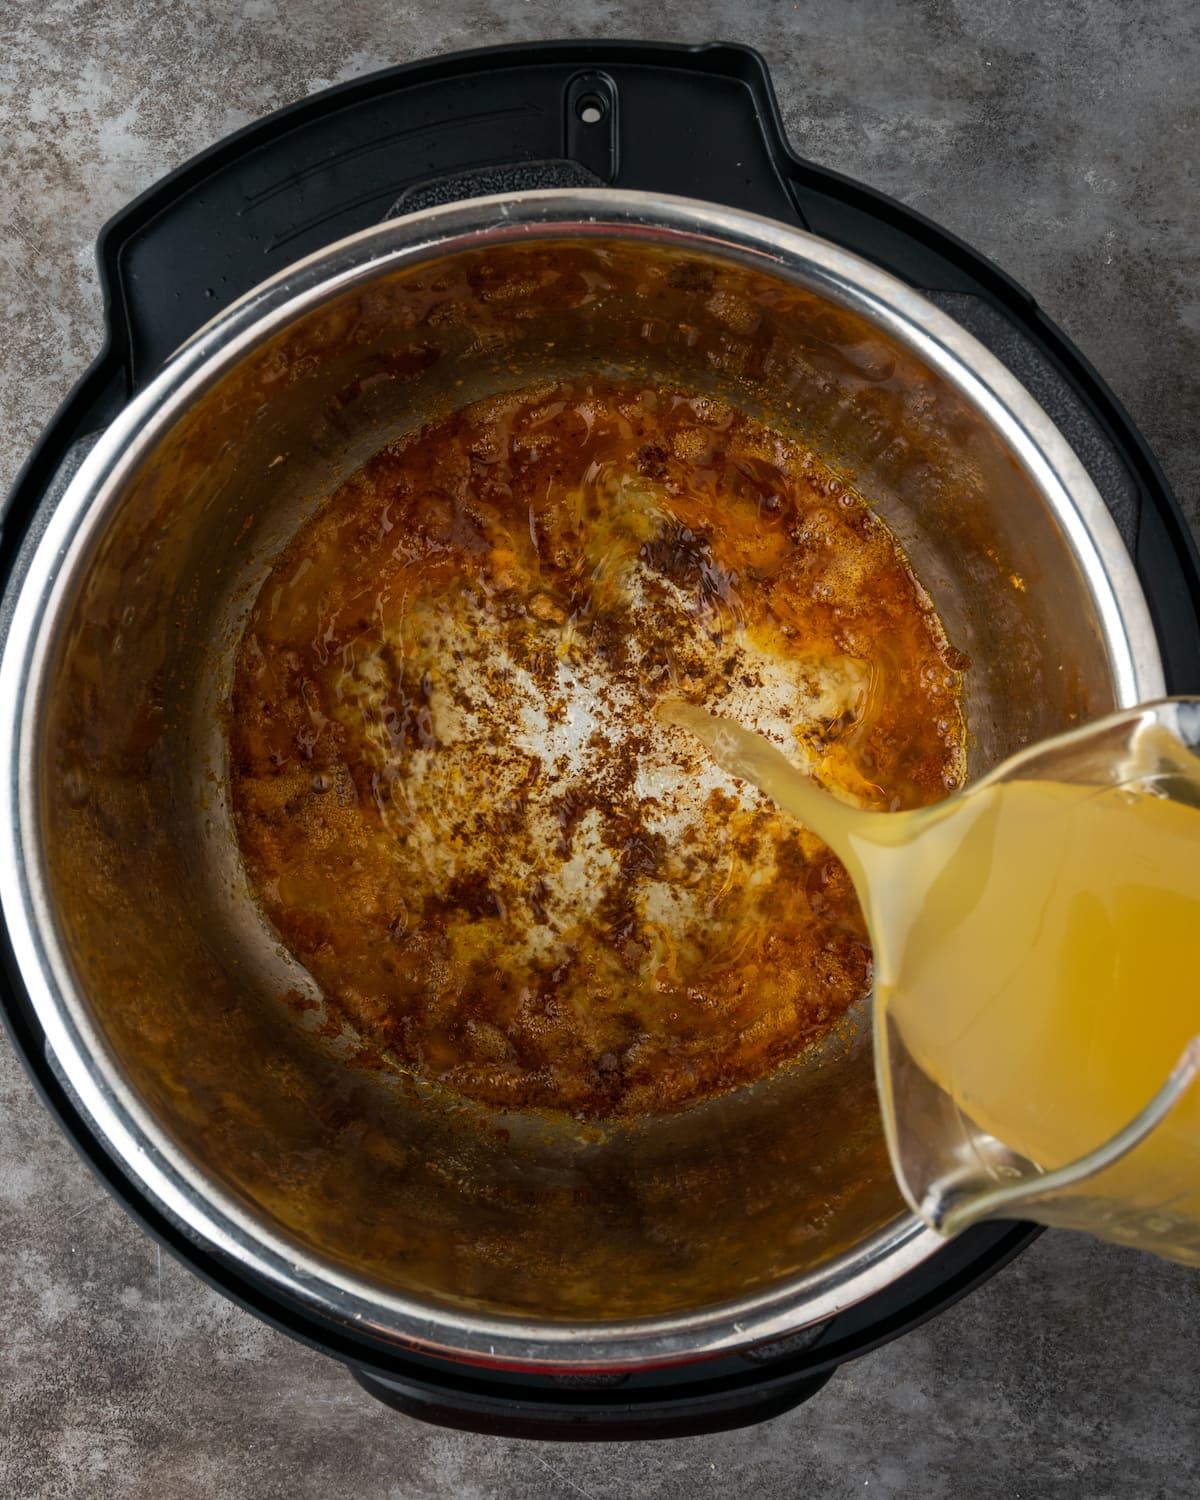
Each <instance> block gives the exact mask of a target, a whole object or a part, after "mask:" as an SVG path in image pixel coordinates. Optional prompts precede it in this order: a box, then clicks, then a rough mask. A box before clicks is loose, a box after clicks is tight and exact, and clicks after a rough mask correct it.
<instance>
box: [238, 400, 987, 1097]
mask: <svg viewBox="0 0 1200 1500" xmlns="http://www.w3.org/2000/svg"><path fill="white" fill-rule="evenodd" d="M964 666H965V662H964V660H963V659H962V658H961V657H960V656H958V655H957V653H955V652H954V651H953V649H952V648H951V647H950V645H949V643H948V642H947V640H946V638H945V635H944V633H943V631H942V629H941V626H940V624H939V622H938V620H937V617H936V615H935V614H934V613H933V610H932V607H931V606H930V603H929V600H928V598H927V597H926V595H925V594H924V592H923V591H922V589H921V587H920V585H919V583H918V582H917V580H916V579H915V578H914V576H913V574H912V571H911V569H910V568H909V566H908V563H907V561H906V559H905V558H904V555H903V553H902V552H901V551H900V549H899V547H898V546H897V544H896V542H895V539H894V538H893V537H892V536H891V534H890V533H889V532H888V530H887V529H886V527H885V526H884V525H883V524H882V522H881V521H879V519H878V518H877V517H876V516H875V515H874V514H873V513H872V512H871V510H870V509H869V507H868V506H866V504H865V503H864V502H863V501H862V499H861V498H860V497H859V496H858V495H857V494H855V492H854V491H853V490H852V489H848V488H847V487H846V485H845V484H844V483H843V482H842V481H840V480H839V479H838V478H837V477H836V476H835V475H834V474H832V473H831V472H830V470H829V469H827V468H826V467H824V466H823V465H822V464H821V463H820V462H819V461H818V460H817V459H816V458H815V457H814V456H813V455H812V454H811V453H810V452H809V451H808V450H807V449H806V448H805V447H804V446H803V445H802V444H800V443H798V442H796V441H795V440H793V439H791V438H789V437H786V436H784V435H782V434H780V433H778V432H776V431H774V430H772V429H771V428H769V427H768V426H766V425H765V424H763V423H761V422H757V421H754V420H752V419H751V418H749V417H747V416H746V415H745V414H744V413H741V412H739V411H737V410H735V409H733V408H732V407H730V406H728V405H725V404H723V403H721V402H719V401H714V400H711V399H708V398H705V397H702V396H698V395H694V394H689V393H685V392H676V391H671V390H664V389H660V388H656V387H647V386H644V385H634V384H621V383H614V382H604V381H587V382H584V381H580V382H576V383H569V384H559V385H552V386H544V387H542V388H539V389H537V390H524V391H520V392H517V393H514V394H512V395H507V396H504V397H500V398H496V399H494V400H490V401H487V402H484V403H481V404H478V405H475V406H472V407H468V408H466V409H464V410H462V411H459V412H456V413H454V414H452V415H451V416H448V417H447V418H446V419H444V420H442V421H439V422H435V423H432V424H431V425H430V426H429V427H427V428H426V429H424V430H423V431H421V432H419V433H415V434H413V435H411V436H410V437H407V438H405V439H403V440H401V441H399V442H397V443H396V444H394V445H392V446H391V447H389V448H387V449H385V450H383V451H382V452H381V453H379V454H378V455H377V456H376V457H375V458H374V459H372V460H371V461H370V462H369V463H368V464H367V465H366V466H365V467H364V468H363V469H362V470H360V471H359V472H358V473H357V474H355V475H353V476H352V477H351V478H350V479H349V480H348V481H347V482H346V483H345V484H344V485H343V486H342V487H341V489H340V490H339V491H338V492H337V493H336V494H335V495H333V496H332V497H331V498H330V499H329V501H328V502H327V504H326V505H325V506H324V507H323V508H322V509H321V510H320V511H319V512H318V513H317V514H316V516H315V517H314V518H313V519H312V520H311V521H310V522H309V523H308V524H307V525H306V526H305V527H304V528H302V530H301V531H300V532H299V533H298V534H297V536H296V538H295V539H294V541H293V542H292V544H291V545H290V546H289V547H288V548H287V549H286V550H285V551H284V553H283V554H282V555H281V557H280V558H279V560H278V561H277V563H276V564H275V566H274V568H273V570H272V572H271V574H270V575H269V577H268V578H267V580H266V582H265V583H264V585H263V587H262V591H261V593H260V595H259V597H258V600H257V602H256V604H255V606H254V608H253V610H252V613H251V617H250V619H249V621H248V624H247V628H246V632H245V635H244V637H243V640H242V643H241V647H240V649H239V656H238V665H237V674H236V681H235V687H234V693H233V701H232V705H231V708H232V712H231V718H230V726H229V746H230V770H231V776H230V781H231V793H232V800H233V806H234V811H235V815H236V821H237V829H238V834H239V839H240V845H241V850H242V854H243V858H244V861H245V865H246V869H247V873H248V874H249V877H250V880H251V883H252V886H253V888H254V890H255V893H256V895H257V896H258V900H259V903H260V906H261V908H262V910H263V912H264V913H265V915H266V916H267V917H268V918H269V920H270V921H271V923H272V924H273V925H274V927H275V930H276V931H277V933H278V934H279V936H280V937H281V938H282V940H283V942H284V943H285V944H286V945H287V947H288V948H289V949H290V950H291V951H292V953H293V954H294V955H295V956H296V957H297V958H298V959H299V960H300V961H301V963H302V964H303V965H304V966H305V967H306V968H307V970H308V972H309V974H310V975H312V977H313V978H314V979H315V981H316V982H317V985H319V988H320V991H321V994H322V996H323V999H324V1002H325V1004H326V1007H327V1016H326V1022H327V1025H328V1027H329V1028H330V1029H334V1030H336V1029H337V1028H338V1027H345V1028H348V1029H349V1034H350V1037H351V1039H353V1037H354V1036H355V1034H357V1037H358V1038H359V1039H360V1040H361V1043H362V1048H363V1052H362V1056H363V1058H364V1060H368V1061H372V1062H373V1063H375V1064H378V1065H379V1066H384V1067H390V1068H394V1069H396V1070H398V1071H401V1072H405V1073H413V1074H416V1075H419V1076H420V1077H421V1078H423V1079H425V1080H431V1081H435V1082H437V1083H438V1084H440V1085H443V1086H445V1087H446V1088H447V1089H449V1090H451V1091H453V1092H454V1093H455V1094H457V1095H459V1096H463V1097H467V1098H470V1099H473V1100H475V1101H477V1102H479V1103H482V1104H485V1105H488V1106H493V1107H502V1108H522V1109H524V1108H536V1109H548V1110H561V1111H567V1112H570V1113H572V1114H576V1115H583V1116H591V1117H605V1116H614V1115H630V1114H638V1113H645V1112H654V1111H660V1110H665V1109H672V1108H677V1107H680V1106H682V1105H685V1104H687V1103H689V1102H691V1101H693V1100H695V1099H698V1098H702V1097H704V1096H706V1095H709V1094H712V1093H715V1092H718V1091H721V1090H724V1089H729V1088H732V1087H735V1086H737V1085H740V1084H744V1083H747V1082H751V1081H753V1080H754V1079H756V1078H759V1077H761V1076H763V1075H764V1074H766V1073H768V1072H770V1071H771V1070H772V1069H774V1068H776V1067H777V1066H779V1065H780V1064H782V1063H786V1062H789V1061H791V1060H793V1059H796V1058H800V1057H802V1056H804V1055H805V1054H806V1052H807V1051H808V1050H809V1049H811V1048H812V1047H814V1046H815V1045H816V1044H817V1043H818V1042H820V1041H821V1039H822V1038H823V1037H825V1036H826V1035H827V1034H829V1033H830V1032H831V1031H834V1030H835V1029H836V1028H838V1027H839V1025H841V1024H842V1022H843V1018H844V1017H846V1014H847V1011H848V1009H849V1008H850V1007H851V1006H852V1005H853V1004H854V1002H855V1001H856V1000H859V999H861V998H862V997H863V996H864V995H865V994H866V993H867V992H868V990H869V988H870V983H871V957H870V949H869V947H868V944H867V939H866V931H865V928H864V926H863V921H862V914H861V912H860V911H859V908H858V902H857V899H856V897H855V894H854V890H853V887H852V886H851V884H850V881H849V879H848V877H847V875H846V872H845V870H844V868H843V867H842V866H841V865H840V864H839V862H838V861H837V859H836V858H834V856H833V855H832V854H831V853H830V851H829V849H828V848H827V847H826V845H825V844H824V843H823V842H822V841H821V840H820V839H819V838H818V837H817V836H816V835H815V834H813V833H811V832H809V831H808V830H806V829H803V828H799V827H797V826H796V824H795V823H794V822H792V821H791V820H790V819H788V818H786V817H784V816H782V815H781V814H780V813H779V811H778V809H776V808H775V807H773V806H772V805H771V804H770V802H769V801H768V800H767V799H766V798H764V797H762V796H761V795H760V794H759V793H757V792H756V791H754V790H753V789H751V788H746V787H742V788H739V787H736V786H734V785H731V783H730V781H729V778H728V777H727V776H725V775H724V774H723V773H722V772H720V770H719V769H718V768H716V767H715V766H714V765H713V764H712V762H711V760H710V758H709V757H708V755H707V754H706V753H705V752H704V750H703V748H702V747H700V746H699V745H697V744H695V743H694V742H692V741H689V740H688V738H687V737H686V736H683V735H681V734H679V733H678V732H677V731H675V730H673V729H671V728H670V727H668V726H665V725H663V724H661V723H660V722H659V721H658V719H657V718H656V717H655V714H654V705H655V703H656V702H657V700H658V699H659V698H661V697H662V696H663V695H664V694H667V693H673V692H675V693H677V692H683V693H687V694H690V695H695V696H696V697H702V698H703V699H704V701H706V702H712V703H717V704H720V705H721V706H722V708H723V711H725V712H728V713H730V714H732V715H734V716H737V717H742V718H746V719H748V720H749V721H750V722H752V723H754V724H756V725H757V726H758V727H760V728H761V729H763V730H766V731H769V732H771V733H772V734H775V735H777V736H779V737H781V738H784V739H785V740H786V741H787V743H789V744H790V745H792V746H793V747H794V748H795V753H796V754H797V756H799V757H800V758H801V759H802V760H803V761H804V763H805V764H806V765H808V766H809V767H810V768H811V770H812V772H813V774H814V775H815V776H816V777H817V778H818V779H819V780H820V781H821V782H822V783H823V784H825V785H827V786H830V787H834V788H837V789H838V791H839V794H840V795H843V796H845V797H847V798H848V799H849V800H850V801H852V802H853V803H854V804H855V805H857V806H863V807H877V808H885V807H891V806H903V807H914V806H920V805H923V804H925V803H929V802H933V801H936V800H938V799H940V798H942V797H944V796H946V794H947V793H948V792H951V791H953V790H954V789H955V788H956V787H958V785H959V784H960V783H961V780H962V776H963V770H964V765H965V756H964V745H965V729H964V725H963V720H962V714H961V708H960V691H959V683H960V672H961V669H962V668H963V667H964ZM292 998H293V1000H294V1002H295V1003H296V1004H297V1006H304V1005H310V1004H313V1003H317V1002H316V1001H315V997H313V996H302V995H300V994H297V995H296V996H294V997H292ZM847 1024H850V1023H847ZM834 1045H836V1041H835V1043H834Z"/></svg>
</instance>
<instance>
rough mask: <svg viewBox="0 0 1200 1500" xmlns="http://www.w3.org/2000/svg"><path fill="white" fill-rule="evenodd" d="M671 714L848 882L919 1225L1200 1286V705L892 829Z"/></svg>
mask: <svg viewBox="0 0 1200 1500" xmlns="http://www.w3.org/2000/svg"><path fill="white" fill-rule="evenodd" d="M661 712H662V716H663V717H664V718H665V719H667V720H668V721H670V722H674V723H676V724H678V725H680V726H681V727H683V728H686V729H688V730H690V731H691V732H692V733H694V734H696V735H698V736H699V738H701V739H702V740H703V741H704V742H705V744H706V745H708V747H709V749H710V751H711V752H712V753H713V755H714V758H715V759H716V760H717V761H718V762H719V763H720V764H721V765H722V766H723V767H724V768H725V769H726V770H727V771H729V772H731V773H732V774H734V775H737V776H742V777H744V778H746V779H747V780H750V781H752V782H753V783H754V784H755V785H757V786H759V787H760V789H762V790H763V791H764V792H766V794H767V795H768V796H771V797H772V798H773V799H774V800H775V801H776V802H778V803H779V804H780V805H781V806H783V807H785V808H786V809H787V810H789V811H791V812H792V813H794V814H795V815H796V816H797V817H799V818H800V819H801V821H803V822H804V823H806V824H807V825H808V826H809V827H810V828H811V829H812V831H813V832H815V833H817V834H818V835H819V836H820V837H821V838H823V839H824V840H825V842H827V843H828V844H829V845H830V846H831V847H832V848H833V849H834V851H835V852H836V853H837V854H838V855H839V856H840V857H841V859H842V860H843V862H844V863H845V864H846V866H847V869H848V870H849V872H850V874H851V877H852V878H853V880H854V882H855V886H856V888H857V890H858V894H859V898H860V901H861V902H862V905H863V910H864V912H865V914H866V917H867V924H868V927H869V928H870V931H871V938H872V943H873V945H874V950H875V989H874V1012H875V1058H876V1079H877V1084H878V1089H879V1096H880V1104H881V1109H882V1114H883V1119H884V1125H885V1130H886V1133H887V1140H888V1147H889V1151H890V1153H891V1159H892V1165H893V1168H894V1171H895V1174H896V1177H897V1180H898V1182H899V1185H900V1188H901V1190H902V1192H903V1194H904V1196H905V1198H906V1199H907V1201H908V1203H909V1205H910V1206H911V1208H912V1209H913V1211H914V1212H915V1213H917V1214H918V1215H919V1216H920V1217H921V1218H922V1219H924V1220H925V1222H926V1223H927V1224H929V1225H930V1226H931V1227H932V1228H934V1229H936V1230H938V1231H939V1232H940V1233H943V1234H947V1235H950V1234H954V1233H957V1232H958V1231H959V1230H961V1229H964V1228H966V1227H967V1226H968V1225H969V1224H972V1223H975V1222H976V1221H978V1220H980V1219H984V1218H992V1217H996V1218H1016V1217H1024V1218H1032V1219H1036V1220H1038V1221H1040V1222H1042V1223H1046V1224H1054V1225H1061V1226H1065V1227H1070V1228H1076V1229H1085V1230H1088V1231H1090V1232H1091V1233H1093V1234H1096V1235H1098V1236H1100V1237H1102V1238H1105V1239H1110V1240H1115V1241H1118V1242H1121V1243H1126V1244H1133V1245H1137V1246H1139V1247H1140V1248H1143V1249H1148V1250H1152V1251H1154V1252H1156V1253H1157V1254H1160V1255H1164V1256H1167V1257H1169V1258H1171V1259H1177V1260H1183V1261H1187V1262H1190V1263H1193V1264H1200V1082H1198V1078H1200V989H1198V988H1197V987H1196V983H1195V975H1196V972H1197V962H1198V961H1200V755H1197V753H1196V751H1197V747H1200V702H1191V701H1184V700H1170V701H1164V702H1161V703H1154V704H1148V705H1145V706H1143V707H1141V708H1137V709H1134V710H1130V711H1128V712H1126V713H1121V714H1116V715H1113V716H1111V717H1109V718H1107V719H1104V720H1101V721H1099V722H1098V723H1095V724H1092V725H1087V726H1084V727H1082V728H1080V729H1076V730H1073V731H1071V732H1070V733H1067V734H1064V735H1061V736H1058V737H1056V738H1054V739H1052V740H1048V741H1045V742H1043V743H1042V744H1039V745H1036V746H1034V747H1032V748H1030V749H1028V750H1025V751H1022V752H1021V753H1019V754H1018V755H1016V756H1013V757H1012V758H1010V759H1009V760H1008V761H1006V762H1005V763H1004V764H1003V765H1001V766H1000V767H998V768H997V769H996V770H995V771H993V772H992V773H991V774H990V775H988V776H987V777H985V778H983V779H982V780H981V781H979V782H977V783H975V784H974V785H973V786H971V787H970V788H968V789H966V790H965V791H963V792H961V793H959V794H958V795H957V796H955V797H951V798H949V799H947V800H946V801H944V802H941V803H938V804H936V805H935V806H932V807H928V808H923V809H919V810H917V811H914V812H908V813H895V814H888V813H866V812H862V811H859V810H857V809H854V808H850V807H847V806H845V805H844V804H842V803H841V802H839V801H837V800H836V799H835V798H834V797H832V796H831V795H829V794H828V793H825V792H823V791H821V790H820V789H819V788H818V787H817V786H816V784H815V783H814V782H813V781H812V780H811V779H810V778H809V777H808V776H807V775H806V774H805V773H804V772H802V771H799V770H797V769H796V768H795V767H793V766H792V765H791V764H790V763H789V762H788V761H787V759H786V758H785V757H784V756H783V754H782V753H781V752H780V751H779V750H778V749H776V748H775V747H774V746H773V745H771V744H770V743H769V742H768V741H766V740H764V739H762V738H761V737H760V736H758V735H756V734H754V733H753V732H752V731H749V730H747V729H745V728H743V727H742V726H741V725H737V724H734V723H732V722H730V721H727V720H722V719H718V718H715V717H713V716H712V715H709V714H707V713H706V712H705V711H704V710H702V709H698V708H696V707H695V706H693V705H686V704H679V703H672V704H668V705H663V706H662V709H661ZM1193 850H1194V855H1193ZM1122 963H1124V964H1125V968H1122ZM1130 964H1133V966H1134V967H1132V968H1130ZM1054 965H1057V968H1055V967H1054ZM1139 981H1141V982H1139Z"/></svg>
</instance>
